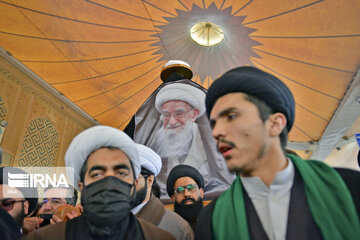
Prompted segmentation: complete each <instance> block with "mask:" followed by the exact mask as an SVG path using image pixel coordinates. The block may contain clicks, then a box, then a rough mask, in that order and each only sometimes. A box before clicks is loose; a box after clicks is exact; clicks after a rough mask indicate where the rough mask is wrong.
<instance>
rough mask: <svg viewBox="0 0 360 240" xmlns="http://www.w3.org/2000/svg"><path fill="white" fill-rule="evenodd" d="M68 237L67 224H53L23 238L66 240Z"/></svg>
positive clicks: (27, 239) (25, 239)
mask: <svg viewBox="0 0 360 240" xmlns="http://www.w3.org/2000/svg"><path fill="white" fill-rule="evenodd" d="M65 236H66V222H60V223H57V224H51V225H48V226H45V227H42V228H39V229H37V230H35V231H33V232H31V233H29V234H27V235H25V237H23V239H24V240H29V239H37V240H43V239H44V240H45V239H51V240H65Z"/></svg>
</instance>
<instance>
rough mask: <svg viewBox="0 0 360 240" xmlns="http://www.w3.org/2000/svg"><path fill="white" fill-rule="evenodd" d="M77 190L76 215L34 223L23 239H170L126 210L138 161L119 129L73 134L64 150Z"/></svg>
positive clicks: (94, 128) (137, 174) (99, 129)
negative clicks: (78, 211) (78, 206)
mask: <svg viewBox="0 0 360 240" xmlns="http://www.w3.org/2000/svg"><path fill="white" fill-rule="evenodd" d="M65 164H66V167H72V168H74V175H75V176H74V182H75V184H78V188H79V189H80V191H81V205H82V206H83V209H84V212H83V214H82V215H81V216H79V217H76V218H73V219H71V220H69V221H67V222H61V223H58V224H55V225H51V226H48V227H44V228H40V229H38V230H36V231H34V232H32V233H30V234H29V235H28V236H27V238H26V239H67V240H68V239H173V237H172V235H171V234H170V233H168V232H166V231H164V230H162V229H160V228H158V227H156V226H155V225H153V224H151V223H149V222H146V221H144V220H141V219H137V218H136V217H135V216H134V215H133V214H132V213H131V211H130V207H131V203H132V201H133V199H134V195H135V191H136V190H135V179H136V178H138V176H139V174H140V161H139V155H138V152H137V149H136V146H135V143H134V142H133V141H132V140H131V139H130V138H129V137H128V136H127V135H126V134H125V133H123V132H122V131H120V130H118V129H115V128H112V127H107V126H95V127H92V128H89V129H87V130H85V131H83V132H81V133H80V134H79V135H77V136H76V137H75V138H74V139H73V141H72V142H71V144H70V146H69V148H68V150H67V152H66V155H65Z"/></svg>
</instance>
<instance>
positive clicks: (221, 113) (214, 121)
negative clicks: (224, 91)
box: [210, 107, 237, 128]
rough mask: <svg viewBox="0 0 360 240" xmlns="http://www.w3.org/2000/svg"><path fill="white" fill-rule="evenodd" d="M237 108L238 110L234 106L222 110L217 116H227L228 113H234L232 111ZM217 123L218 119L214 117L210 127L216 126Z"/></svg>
mask: <svg viewBox="0 0 360 240" xmlns="http://www.w3.org/2000/svg"><path fill="white" fill-rule="evenodd" d="M236 110H237V109H236V108H234V107H231V108H227V109H225V110H223V111H221V112H220V113H219V114H218V115H217V117H218V118H221V117H224V116H227V115H229V114H230V113H232V112H234V111H236ZM215 124H216V120H215V119H214V118H212V119H210V127H211V128H214V126H215Z"/></svg>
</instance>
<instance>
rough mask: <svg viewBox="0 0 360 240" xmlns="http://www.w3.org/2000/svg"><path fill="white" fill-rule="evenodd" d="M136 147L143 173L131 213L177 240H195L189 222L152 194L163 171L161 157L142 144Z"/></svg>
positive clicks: (139, 179) (139, 178)
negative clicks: (157, 178) (157, 177)
mask: <svg viewBox="0 0 360 240" xmlns="http://www.w3.org/2000/svg"><path fill="white" fill-rule="evenodd" d="M136 147H137V149H138V152H139V156H140V164H141V172H140V175H139V177H138V179H136V189H137V192H136V201H135V205H134V206H135V207H134V208H133V209H132V210H131V211H132V212H133V214H135V216H136V217H138V218H141V219H143V220H146V221H148V222H150V223H152V224H155V225H157V226H158V227H159V228H161V229H164V230H166V231H168V232H170V233H171V234H172V235H173V236H174V237H175V238H176V239H177V240H180V239H182V240H185V239H188V240H190V239H194V233H193V230H192V229H191V227H190V225H189V224H188V222H187V221H185V220H184V219H183V218H182V217H180V216H179V215H178V214H177V213H175V212H173V211H170V210H167V209H166V208H165V207H164V205H163V204H162V203H161V201H160V199H158V198H156V197H155V196H154V194H153V193H152V187H153V185H154V184H155V183H156V180H155V177H156V176H157V175H158V174H159V172H160V170H161V158H160V156H159V155H158V154H157V153H155V152H154V151H153V150H152V149H150V148H148V147H146V146H144V145H142V144H136Z"/></svg>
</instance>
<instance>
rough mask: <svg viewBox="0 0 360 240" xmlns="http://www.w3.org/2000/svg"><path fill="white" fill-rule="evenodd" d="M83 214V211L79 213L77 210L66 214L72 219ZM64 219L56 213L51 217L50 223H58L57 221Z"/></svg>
mask: <svg viewBox="0 0 360 240" xmlns="http://www.w3.org/2000/svg"><path fill="white" fill-rule="evenodd" d="M80 215H81V213H78V212H76V211H72V212H71V213H67V214H66V217H67V218H68V219H69V220H71V219H73V218H75V217H78V216H80ZM62 221H63V220H62V219H61V218H60V217H58V216H56V215H55V214H54V215H53V217H52V218H51V219H50V223H51V224H56V223H60V222H62Z"/></svg>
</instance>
